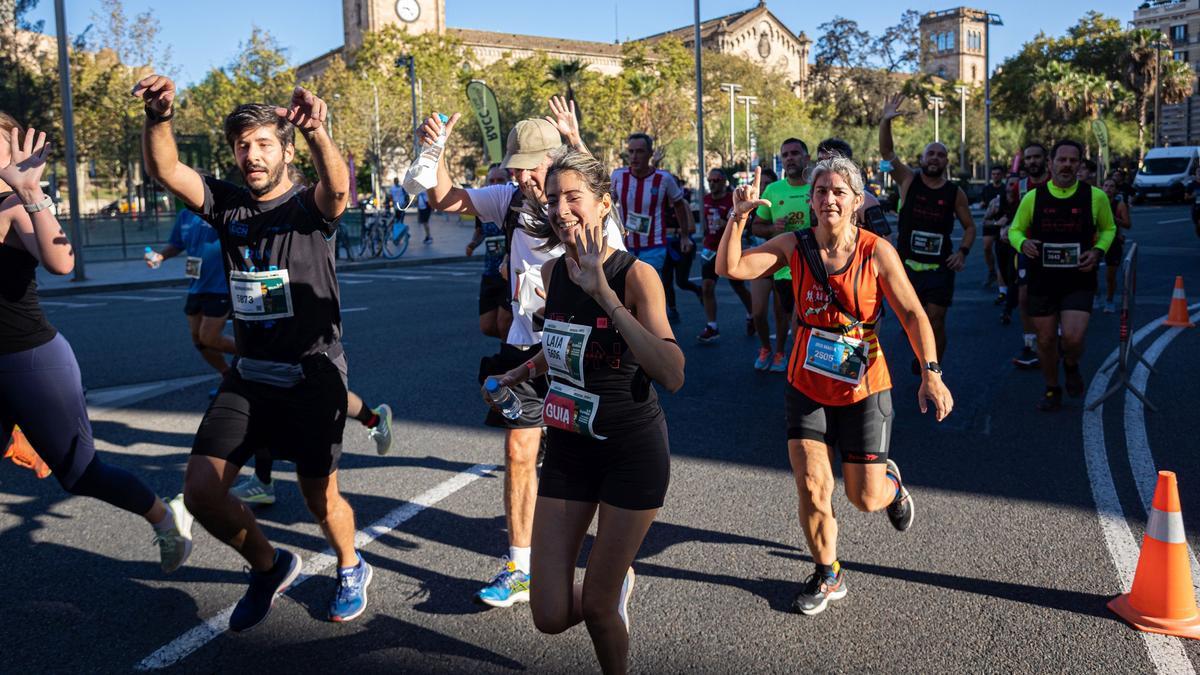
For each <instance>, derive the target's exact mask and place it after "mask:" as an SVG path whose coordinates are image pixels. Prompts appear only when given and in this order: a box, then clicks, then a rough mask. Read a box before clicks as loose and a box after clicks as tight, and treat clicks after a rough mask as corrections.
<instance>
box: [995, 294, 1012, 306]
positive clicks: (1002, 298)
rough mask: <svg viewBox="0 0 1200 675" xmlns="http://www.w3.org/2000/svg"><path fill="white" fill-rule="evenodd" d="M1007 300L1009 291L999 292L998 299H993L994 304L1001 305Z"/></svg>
mask: <svg viewBox="0 0 1200 675" xmlns="http://www.w3.org/2000/svg"><path fill="white" fill-rule="evenodd" d="M1007 302H1008V293H997V294H996V299H995V300H993V301H992V304H993V305H995V306H997V307H999V306H1000V305H1003V304H1005V303H1007Z"/></svg>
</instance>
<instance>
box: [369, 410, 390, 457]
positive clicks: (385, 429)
mask: <svg viewBox="0 0 1200 675" xmlns="http://www.w3.org/2000/svg"><path fill="white" fill-rule="evenodd" d="M371 412H373V413H375V414H376V415H379V424H376V425H375V426H374V427H372V428H371V429H370V431H368V432H367V435H368V436H370V437H371V440H373V441H375V452H376V453H378V454H379V455H380V456H382V455H386V454H388V452H390V451H391V449H392V407H391V406H389V405H388V404H386V403H381V404H379V407H378V408H375V409H374V410H372V411H371Z"/></svg>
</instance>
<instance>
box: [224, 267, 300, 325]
mask: <svg viewBox="0 0 1200 675" xmlns="http://www.w3.org/2000/svg"><path fill="white" fill-rule="evenodd" d="M229 295H230V297H231V298H232V299H233V316H234V318H237V319H241V320H242V321H271V320H274V319H286V318H288V317H290V316H292V286H291V283H290V282H289V280H288V271H287V270H274V271H270V272H241V271H237V270H235V271H233V272H230V273H229Z"/></svg>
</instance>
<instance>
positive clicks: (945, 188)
mask: <svg viewBox="0 0 1200 675" xmlns="http://www.w3.org/2000/svg"><path fill="white" fill-rule="evenodd" d="M903 101H904V98H903V95H897V96H894V97H892V98H891V99H889V100H888V102H887V104H886V105H885V106H884V108H883V116H882V118H881V119H880V121H879V151H880V154H881V155H882V156H883V159H884V160H886V161H888V162H890V163H891V165H892V168H891V173H892V177H893V178H894V179H896V182H897V183H899V185H900V204H901V205H900V232H899V235H898V237H897V239H896V249H897V250H898V251H899V253H900V258H901V260H903V261H904V271H905V272H907V273H908V278H909V281H911V282H912V285H913V288H914V289H916V291H917V297H919V298H920V299H921V305H922V306H923V307H924V308H925V313H926V314H927V315H929V323H930V324H932V325H933V333H934V337H935V338H937V352H938V361H941V360H942V356H943V354H945V352H946V310H947V309H948V308H949V307H950V304H951V302H953V300H954V273H955V272H958V271H960V270H962V269H963V266H964V264H965V262H966V258H967V255H968V254H969V253H970V252H971V244H973V243H975V220H974V219H973V218H972V217H971V210H970V206H969V204H968V203H967V195H966V193H964V192H963V191H962V190H961V189H960V188H959V187H958V186H957V185H954V184H953V183H951V182H949V181H948V180H946V166H947V163H948V153H947V151H946V146H944V145H942V144H941V143H937V142H935V143H930V144H929V145H927V146H925V151H924V152H923V153H922V154H921V167H920V169H921V170H920V172H919V173H916V172H914V171H913V170H912V169H911V168H909V167H908V166H907V165H906V164H904V162H902V161H900V159H899V158H897V157H896V153H895V151H894V148H893V143H892V120H893V119H895V118H896V117H899V116H900V115H902V114H904V113H903V112H902V111H901V110H900V106H901V104H902V103H903ZM955 217H957V218H958V221H959V222H960V223H962V228H963V238H962V244H961V245H960V246H959V247H958V250H957V251H953V252H952V250H951V249H952V247H953V242H952V241H951V235H952V234H953V233H954V219H955ZM913 363H914V366H913V367H914V369H916V368H917V365H916V361H914V362H913ZM914 372H919V371H916V370H914Z"/></svg>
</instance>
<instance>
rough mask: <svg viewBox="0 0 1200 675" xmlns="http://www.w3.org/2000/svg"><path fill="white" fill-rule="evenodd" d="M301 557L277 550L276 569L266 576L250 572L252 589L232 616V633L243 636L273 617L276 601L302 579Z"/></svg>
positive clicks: (280, 549) (281, 549) (230, 626)
mask: <svg viewBox="0 0 1200 675" xmlns="http://www.w3.org/2000/svg"><path fill="white" fill-rule="evenodd" d="M300 566H301V562H300V557H299V556H297V555H296V554H294V553H292V552H291V551H289V550H287V549H284V548H279V549H275V566H274V567H272V568H271V569H270V571H267V572H255V571H253V570H251V571H250V586H249V588H247V589H246V594H245V595H243V596H242V599H241V600H238V603H237V605H236V606H234V608H233V614H231V615H230V616H229V630H231V631H233V632H235V633H240V632H242V631H244V630H250V629H251V628H254V627H255V626H257V625H258V624H260V623H262V621H263V620H264V619H266V618H267V615H268V614H270V613H271V607H273V606H274V605H275V598H276V597H278V596H279V594H280V593H282V592H284V591H285V590H287V587H288V586H290V585H291V584H292V582H293V581H295V580H296V577H298V576H300Z"/></svg>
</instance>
